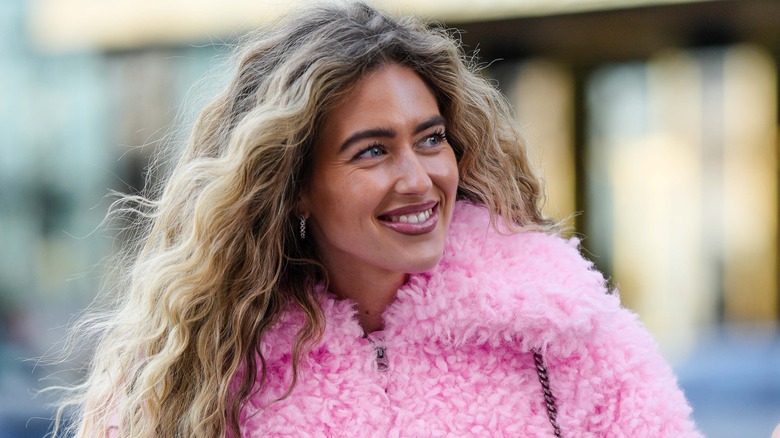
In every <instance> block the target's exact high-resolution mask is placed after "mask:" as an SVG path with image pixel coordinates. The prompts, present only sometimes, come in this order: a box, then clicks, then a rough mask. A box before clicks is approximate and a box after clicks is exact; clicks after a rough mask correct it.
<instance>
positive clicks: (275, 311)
mask: <svg viewBox="0 0 780 438" xmlns="http://www.w3.org/2000/svg"><path fill="white" fill-rule="evenodd" d="M237 56H238V67H237V71H236V73H235V75H234V77H233V79H232V81H231V82H230V84H229V86H228V87H227V89H226V90H224V92H223V93H222V94H221V95H220V96H219V97H217V98H216V100H214V101H213V102H212V103H211V104H210V105H208V107H206V108H205V110H204V111H203V112H202V114H201V115H200V117H199V119H198V121H197V123H196V125H195V127H194V129H193V133H192V136H191V138H190V140H189V142H188V144H187V146H186V149H185V150H184V151H183V153H181V155H180V157H179V158H178V161H177V162H176V164H175V166H174V167H173V170H172V171H171V172H170V175H169V177H168V178H167V181H166V182H165V183H164V184H163V185H162V186H161V187H162V188H161V189H159V190H157V191H150V192H147V195H146V196H145V197H127V198H125V199H124V200H123V202H122V203H120V207H121V208H120V209H119V211H124V210H123V209H127V208H128V207H127V206H128V205H132V207H130V208H131V209H132V210H133V211H134V212H136V213H140V215H141V219H142V220H140V221H136V226H135V228H134V230H135V234H133V235H134V236H135V239H136V241H137V242H139V245H138V247H137V250H135V251H129V252H128V253H127V254H126V257H127V258H128V259H129V260H130V261H131V263H130V264H129V265H128V266H127V267H126V268H125V272H124V275H123V276H122V277H121V278H122V281H120V282H119V286H118V291H119V296H120V297H121V298H120V302H119V303H118V305H117V306H116V310H114V311H112V312H110V313H105V312H104V313H103V314H102V316H101V317H100V318H99V320H95V319H93V320H90V322H89V323H88V324H89V325H91V326H92V327H93V328H95V327H97V328H98V330H99V332H100V333H101V334H100V337H99V339H98V342H97V345H96V352H95V354H94V358H93V360H92V362H91V364H90V370H89V375H88V377H87V378H86V380H85V381H84V382H83V383H82V384H81V385H79V386H78V387H77V388H75V391H74V393H73V395H72V397H70V398H69V399H68V400H67V401H66V402H64V404H63V406H66V407H67V408H68V409H75V413H74V414H73V415H74V418H75V421H74V424H73V426H72V427H73V429H74V430H75V432H76V435H77V436H90V437H92V436H104V435H106V434H107V433H108V431H109V430H110V429H112V428H113V429H118V431H117V435H118V436H131V437H152V436H165V437H215V436H225V435H226V434H227V435H235V436H238V434H239V429H238V416H239V411H240V409H241V405H242V403H243V402H244V401H245V400H246V399H247V398H248V397H249V396H250V395H251V394H252V393H253V392H254V391H262V390H263V384H264V382H265V379H266V364H265V359H264V357H263V352H262V351H260V345H261V342H260V340H261V339H262V338H263V335H264V334H265V333H266V331H267V330H268V329H269V327H271V326H272V325H273V324H274V323H275V322H276V321H277V320H278V319H279V317H280V315H281V314H282V312H284V311H285V309H287V308H288V307H289V306H297V307H298V308H300V309H302V311H303V313H304V315H305V323H304V324H303V326H302V327H301V328H300V331H299V333H298V336H297V338H296V342H295V344H294V345H291V346H290V349H291V354H292V358H293V375H294V376H297V366H298V364H299V363H300V361H301V360H303V358H304V357H305V354H306V352H307V351H308V349H309V348H310V347H311V345H312V344H313V343H315V342H317V340H318V339H319V337H320V336H321V333H322V329H323V326H324V323H325V321H324V320H323V318H324V317H323V314H322V311H321V309H320V307H319V304H318V300H317V297H316V296H314V295H315V294H314V293H313V292H312V290H313V288H312V285H313V284H315V283H323V282H325V283H326V282H327V275H326V271H325V267H324V266H322V264H321V263H319V262H318V261H317V257H316V254H315V252H314V248H313V245H312V244H311V243H310V241H309V240H305V241H302V240H300V239H299V238H298V228H297V227H298V219H297V218H296V217H295V212H296V204H297V201H298V198H299V193H300V192H301V189H302V188H303V187H305V186H306V183H307V177H308V175H310V174H311V172H310V167H311V165H312V153H313V147H314V144H315V141H316V138H317V133H318V128H319V126H320V124H321V122H322V120H323V117H324V115H325V114H327V113H328V111H329V109H330V108H332V107H334V106H335V105H337V104H338V103H339V102H341V101H342V100H343V99H344V98H345V96H348V95H349V93H350V92H351V91H352V90H353V89H354V88H355V86H356V84H357V83H358V81H359V80H360V79H361V78H362V77H363V76H364V75H365V74H366V72H369V71H371V70H372V69H376V68H377V67H379V66H382V65H386V64H389V63H397V64H400V65H403V66H405V67H408V68H410V69H412V70H414V71H415V72H417V73H418V74H419V75H420V76H421V77H422V78H423V80H424V81H425V82H426V83H427V85H428V86H429V87H430V88H431V90H432V91H433V93H434V95H435V97H436V99H437V101H438V104H439V107H440V110H441V112H442V115H443V116H444V118H445V119H446V121H447V136H448V140H449V142H450V144H451V146H452V148H453V149H454V151H455V155H456V158H457V162H458V170H459V173H460V182H459V186H458V198H459V199H466V200H469V201H471V202H474V203H478V204H483V205H485V206H487V208H488V210H489V211H490V214H491V218H492V220H493V224H494V226H495V225H497V223H496V221H498V220H499V218H500V219H501V220H502V221H503V222H504V224H505V225H506V226H508V227H509V229H510V230H515V231H517V230H519V229H521V228H529V227H531V228H544V227H546V226H547V225H549V223H548V222H547V221H546V220H545V219H544V218H543V217H542V215H541V213H540V211H539V207H538V203H539V201H540V185H539V182H538V180H537V179H536V178H535V177H534V176H533V174H532V172H531V169H530V166H529V163H528V160H527V158H526V152H525V146H524V142H523V140H522V137H521V136H520V134H519V133H518V131H517V130H516V129H515V127H514V123H513V117H512V114H511V110H510V108H509V105H508V104H507V102H506V100H505V98H504V97H503V96H502V95H501V94H500V93H499V92H498V91H497V90H496V89H495V88H494V87H493V86H492V85H491V84H490V83H489V82H488V81H486V80H485V79H484V78H483V77H482V76H481V74H480V67H479V65H477V64H476V62H474V60H473V59H469V58H466V56H465V55H464V53H463V51H462V50H461V47H460V44H459V42H458V39H457V38H456V37H454V36H453V34H452V33H451V32H450V31H448V30H446V29H443V28H441V27H438V26H431V25H428V24H426V23H424V22H422V21H420V20H418V19H415V18H411V17H406V18H395V17H391V16H389V15H387V14H385V13H383V12H380V11H378V10H376V9H374V8H372V7H370V6H368V5H366V4H363V3H354V4H350V5H347V6H332V5H331V6H319V7H314V8H310V9H308V10H306V11H297V12H296V15H294V16H290V17H288V18H287V19H286V20H283V21H281V22H280V23H279V24H277V25H275V26H273V27H270V28H267V29H263V30H262V31H259V32H256V33H254V34H252V35H250V36H248V37H247V38H246V39H245V41H242V43H241V44H240V49H239V52H238V53H237ZM95 321H98V322H95ZM256 382H259V383H256ZM294 384H295V378H293V382H292V384H291V385H290V390H291V389H292V386H293V385H294ZM288 394H289V390H288Z"/></svg>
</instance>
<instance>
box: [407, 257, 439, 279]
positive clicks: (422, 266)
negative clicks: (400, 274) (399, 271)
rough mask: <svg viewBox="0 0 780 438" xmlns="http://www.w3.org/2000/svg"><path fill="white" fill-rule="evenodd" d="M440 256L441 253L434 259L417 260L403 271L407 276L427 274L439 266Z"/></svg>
mask: <svg viewBox="0 0 780 438" xmlns="http://www.w3.org/2000/svg"><path fill="white" fill-rule="evenodd" d="M441 256H442V255H441V253H439V254H437V255H436V256H435V257H430V258H426V259H421V260H417V261H416V263H413V264H410V266H408V267H407V269H405V271H406V273H407V274H422V273H423V272H428V271H430V270H431V269H433V268H435V267H436V265H438V264H439V261H440V260H441Z"/></svg>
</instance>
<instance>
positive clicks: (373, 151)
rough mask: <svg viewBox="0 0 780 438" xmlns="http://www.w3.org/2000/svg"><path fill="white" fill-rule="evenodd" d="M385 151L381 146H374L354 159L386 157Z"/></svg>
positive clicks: (356, 155)
mask: <svg viewBox="0 0 780 438" xmlns="http://www.w3.org/2000/svg"><path fill="white" fill-rule="evenodd" d="M384 153H385V150H384V148H382V146H381V145H378V144H373V145H371V146H369V147H367V148H365V149H363V150H361V151H360V152H358V153H357V154H355V156H354V157H353V159H362V158H376V157H380V156H382V155H384Z"/></svg>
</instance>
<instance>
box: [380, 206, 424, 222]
mask: <svg viewBox="0 0 780 438" xmlns="http://www.w3.org/2000/svg"><path fill="white" fill-rule="evenodd" d="M432 214H433V209H432V208H429V209H427V210H425V211H421V212H419V213H411V214H402V215H401V216H390V222H407V223H410V224H419V223H420V222H425V221H427V220H428V218H429V217H431V215H432Z"/></svg>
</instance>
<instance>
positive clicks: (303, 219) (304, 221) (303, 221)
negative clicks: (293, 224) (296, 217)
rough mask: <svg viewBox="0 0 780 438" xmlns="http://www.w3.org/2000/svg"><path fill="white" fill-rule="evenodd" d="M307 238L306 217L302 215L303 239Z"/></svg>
mask: <svg viewBox="0 0 780 438" xmlns="http://www.w3.org/2000/svg"><path fill="white" fill-rule="evenodd" d="M305 238H306V216H304V215H301V239H305Z"/></svg>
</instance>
